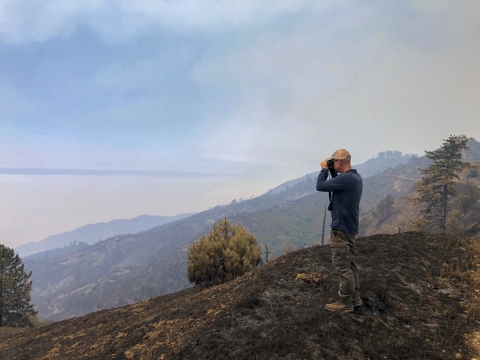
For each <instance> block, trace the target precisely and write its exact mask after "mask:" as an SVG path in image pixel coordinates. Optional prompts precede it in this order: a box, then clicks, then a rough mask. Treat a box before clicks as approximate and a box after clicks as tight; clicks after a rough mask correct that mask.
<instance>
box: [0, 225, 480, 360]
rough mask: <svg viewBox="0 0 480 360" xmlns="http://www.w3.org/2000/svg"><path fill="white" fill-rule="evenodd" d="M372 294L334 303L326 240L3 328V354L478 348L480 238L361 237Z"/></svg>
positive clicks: (255, 355) (363, 354) (362, 263)
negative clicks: (250, 266) (264, 261)
mask: <svg viewBox="0 0 480 360" xmlns="http://www.w3.org/2000/svg"><path fill="white" fill-rule="evenodd" d="M356 259H357V263H358V265H359V267H360V269H361V270H360V271H361V284H362V298H363V301H364V306H362V307H360V308H358V309H356V310H355V312H353V313H349V314H345V313H331V312H328V311H326V310H324V304H325V303H326V302H328V301H330V300H332V299H334V298H335V296H336V291H337V277H336V273H335V271H334V270H333V269H332V267H331V265H330V246H329V245H326V246H315V247H310V248H306V249H303V250H299V251H296V252H292V253H288V254H286V255H284V256H282V257H279V258H277V259H276V260H275V261H274V262H272V263H270V264H268V265H266V266H263V267H262V268H260V269H258V270H255V271H253V272H251V273H249V274H247V275H245V276H243V277H241V278H238V279H236V280H234V281H231V282H229V283H227V284H224V285H221V286H217V287H212V288H207V289H199V288H192V289H187V290H184V291H181V292H178V293H175V294H172V295H167V296H162V297H158V298H154V299H148V300H146V301H143V302H140V303H137V304H134V305H130V306H125V307H121V308H117V309H112V310H105V311H100V312H96V313H91V314H88V315H86V316H83V317H79V318H74V319H70V320H65V321H60V322H57V323H54V324H51V325H49V326H46V327H42V328H33V329H21V330H19V329H6V328H3V329H0V358H1V359H224V358H231V359H413V360H415V359H468V360H471V359H474V358H478V359H480V294H479V291H480V290H479V289H480V265H479V264H480V240H478V239H477V240H473V239H467V238H455V237H449V236H441V235H432V234H426V233H414V232H408V233H401V234H395V235H374V236H370V237H366V238H362V239H359V240H358V241H357V256H356Z"/></svg>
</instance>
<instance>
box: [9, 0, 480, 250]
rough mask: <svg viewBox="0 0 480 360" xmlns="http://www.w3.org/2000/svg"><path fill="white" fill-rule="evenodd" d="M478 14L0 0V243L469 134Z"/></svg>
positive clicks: (177, 207)
mask: <svg viewBox="0 0 480 360" xmlns="http://www.w3.org/2000/svg"><path fill="white" fill-rule="evenodd" d="M479 18H480V3H479V2H477V1H475V0H470V1H461V2H457V1H441V0H440V1H428V0H427V1H388V2H386V1H365V2H358V1H322V2H319V1H307V0H305V1H300V0H296V1H293V0H292V1H286V0H285V1H275V2H266V1H265V2H258V1H253V0H252V1H250V0H248V1H247V0H246V1H242V2H230V3H223V2H218V1H193V0H185V1H177V2H153V1H146V0H145V1H135V2H132V1H93V0H92V1H81V2H80V1H73V0H72V1H62V2H59V1H47V0H45V1H31V2H27V1H13V0H12V1H8V0H3V1H2V2H0V115H1V119H0V168H3V169H10V170H2V171H0V199H2V201H1V205H0V215H1V216H0V239H1V240H0V241H1V242H2V243H5V244H6V245H9V246H18V245H20V244H22V243H25V242H28V241H37V240H40V239H42V238H44V237H46V236H48V235H52V234H55V233H58V232H62V231H68V230H72V229H74V228H76V227H79V226H82V225H85V224H87V223H93V222H99V221H109V220H112V219H116V218H131V217H135V216H137V215H140V214H152V215H154V214H159V215H174V214H177V213H181V212H190V211H200V210H203V209H206V208H208V207H210V206H215V205H217V204H221V203H227V202H230V201H231V200H232V199H234V198H238V197H249V196H251V195H253V194H255V195H259V194H261V193H263V192H265V191H267V190H268V189H270V188H273V187H274V186H276V185H278V184H280V183H281V182H284V181H287V180H290V179H292V178H296V177H300V176H302V175H304V174H305V173H310V172H313V171H316V170H317V169H318V163H319V162H320V160H321V159H322V158H324V157H326V156H329V155H330V154H331V153H332V152H333V151H334V150H336V149H337V148H343V147H344V148H347V149H349V150H350V152H351V153H352V155H353V161H354V163H360V162H363V161H365V160H367V159H369V158H371V157H372V156H373V155H375V154H376V153H377V152H379V151H383V150H400V151H402V152H404V153H418V154H423V151H424V150H432V149H435V148H436V147H438V146H439V145H440V144H441V142H442V139H444V138H446V137H448V136H449V135H450V134H465V135H467V136H473V137H475V138H477V139H479V138H480V121H478V114H479V110H480V102H479V101H478V99H479V96H480V69H479V66H478V59H479V58H480V41H479V40H480V39H479V37H480V22H479V21H478V19H479ZM11 169H30V170H29V171H23V172H22V171H19V170H11ZM31 169H40V170H39V171H37V172H35V171H34V170H31ZM52 169H55V170H58V171H57V172H56V173H55V171H53V172H52ZM66 170H69V171H72V172H71V173H70V175H66V174H65V171H66ZM62 171H63V172H62ZM89 171H94V173H93V174H94V175H95V176H90V175H85V174H86V173H88V172H89ZM95 171H96V173H95ZM45 173H48V174H49V175H48V176H47V175H41V174H45ZM126 174H128V175H126ZM102 175H103V176H102ZM107 175H108V176H107ZM147 175H148V176H147Z"/></svg>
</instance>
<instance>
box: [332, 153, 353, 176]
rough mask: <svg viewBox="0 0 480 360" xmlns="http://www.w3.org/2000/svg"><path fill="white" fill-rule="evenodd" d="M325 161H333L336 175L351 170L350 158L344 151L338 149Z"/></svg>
mask: <svg viewBox="0 0 480 360" xmlns="http://www.w3.org/2000/svg"><path fill="white" fill-rule="evenodd" d="M326 160H333V161H334V164H333V167H334V168H335V170H336V171H337V172H338V173H341V174H342V173H344V172H346V171H348V170H350V169H351V168H352V165H351V161H352V156H351V155H350V153H349V152H348V151H347V150H345V149H339V150H337V151H335V152H334V153H333V155H332V156H331V157H329V158H328V159H326Z"/></svg>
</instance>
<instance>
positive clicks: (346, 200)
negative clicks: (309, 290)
mask: <svg viewBox="0 0 480 360" xmlns="http://www.w3.org/2000/svg"><path fill="white" fill-rule="evenodd" d="M329 160H333V161H334V168H335V170H336V172H337V173H339V175H338V176H336V177H333V178H332V179H330V180H327V177H328V171H329V170H328V164H327V162H328V161H329ZM351 160H352V157H351V155H350V153H349V152H348V151H347V150H345V149H340V150H337V151H335V153H334V154H333V156H332V157H330V158H327V159H325V160H323V161H322V162H321V163H320V167H321V168H322V170H321V171H320V174H319V175H318V179H317V191H324V192H331V193H332V199H331V201H332V207H331V212H332V224H331V225H330V227H331V228H332V229H331V231H330V246H331V248H332V264H333V266H334V267H335V268H336V269H337V270H338V272H339V289H338V295H339V296H340V299H339V300H338V301H336V302H334V303H331V304H326V305H325V308H326V309H327V310H330V311H342V312H352V311H353V308H354V307H355V306H361V305H362V299H361V298H360V285H359V281H358V270H357V267H356V266H355V263H354V262H353V255H354V254H353V251H354V248H355V235H356V234H357V233H358V213H359V205H360V198H361V196H362V190H363V182H362V177H361V176H360V174H358V173H357V170H355V169H352V166H351Z"/></svg>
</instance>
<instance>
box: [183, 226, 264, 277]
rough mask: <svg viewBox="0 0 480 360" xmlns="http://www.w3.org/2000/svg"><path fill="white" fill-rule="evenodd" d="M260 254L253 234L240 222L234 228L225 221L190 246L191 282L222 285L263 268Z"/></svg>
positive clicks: (189, 272)
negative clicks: (252, 270) (259, 267)
mask: <svg viewBox="0 0 480 360" xmlns="http://www.w3.org/2000/svg"><path fill="white" fill-rule="evenodd" d="M260 255H261V252H260V247H259V245H258V241H257V238H256V237H255V236H254V235H253V234H250V233H249V232H248V230H247V229H246V228H245V227H244V226H243V225H242V224H240V223H239V224H237V225H233V226H231V225H230V222H229V221H228V219H227V218H225V219H222V220H221V221H220V223H219V224H218V225H217V224H213V229H212V230H211V231H210V234H209V235H208V236H202V237H201V238H200V239H199V240H198V241H196V242H194V243H193V244H192V245H191V246H190V251H189V253H188V280H189V281H190V282H191V283H194V284H196V285H214V284H221V283H223V282H225V281H228V280H231V279H233V278H235V277H237V276H240V275H242V274H244V273H245V272H247V271H249V270H251V269H253V268H255V267H256V266H258V265H260V263H261V261H262V260H261V256H260Z"/></svg>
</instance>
